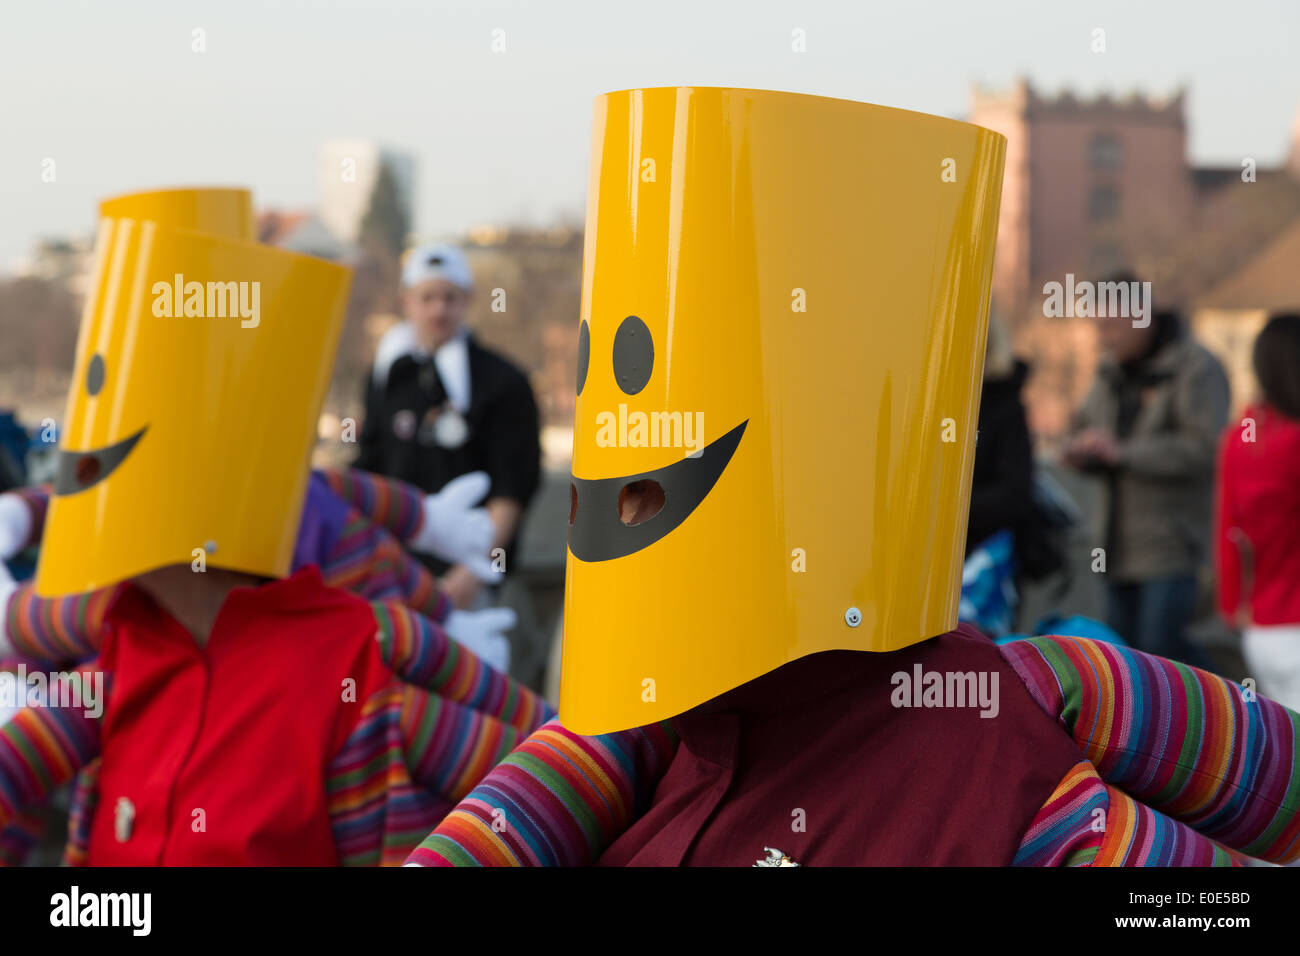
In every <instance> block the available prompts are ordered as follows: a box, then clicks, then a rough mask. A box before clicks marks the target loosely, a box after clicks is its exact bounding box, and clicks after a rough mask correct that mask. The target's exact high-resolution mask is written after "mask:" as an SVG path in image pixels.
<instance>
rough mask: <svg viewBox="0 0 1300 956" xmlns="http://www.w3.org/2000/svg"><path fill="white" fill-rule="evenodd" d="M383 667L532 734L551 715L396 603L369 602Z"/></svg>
mask: <svg viewBox="0 0 1300 956" xmlns="http://www.w3.org/2000/svg"><path fill="white" fill-rule="evenodd" d="M370 606H371V608H372V609H373V610H374V613H375V621H376V623H377V624H378V626H379V630H378V631H377V633H376V635H375V636H376V637H377V638H378V639H379V642H380V652H381V654H382V656H383V659H384V663H386V664H387V665H388V666H389V667H391V668H392V669H393V672H394V673H395V674H396V675H397V676H398V677H400V678H401V679H402V680H405V681H408V682H410V683H412V684H416V685H418V686H420V687H423V688H425V689H426V690H432V691H436V692H437V693H438V694H440V695H441V696H443V697H445V698H446V699H448V700H451V701H455V702H456V703H459V704H462V705H464V706H466V707H472V708H473V709H474V710H477V711H479V712H480V713H484V714H487V715H488V716H490V717H495V718H496V719H497V720H500V721H502V722H503V723H505V724H506V725H507V726H510V727H514V728H515V729H517V730H523V731H524V732H525V733H531V732H532V731H533V730H536V729H537V728H538V727H540V726H541V725H542V724H543V723H544V722H545V721H547V720H549V719H550V718H551V717H553V716H554V715H555V709H554V708H553V707H551V705H550V704H548V703H546V701H545V700H543V699H542V698H541V697H540V696H539V695H537V694H536V693H534V692H533V691H531V690H529V689H528V688H527V687H525V686H524V685H522V684H520V683H518V682H517V681H514V680H511V679H510V678H509V677H507V676H506V675H505V674H502V673H501V672H500V671H497V670H494V669H493V668H491V667H489V666H488V665H487V664H485V663H483V661H482V660H481V659H480V658H479V657H477V656H476V655H475V654H473V653H472V652H470V651H469V650H467V649H466V648H464V647H462V646H461V645H459V644H457V643H456V642H455V641H454V640H452V639H451V638H450V637H448V636H447V634H446V633H445V632H444V631H443V630H442V628H440V627H438V625H436V624H434V623H433V622H432V621H430V620H429V619H428V618H426V617H424V616H423V615H421V614H420V613H419V612H417V611H415V610H413V609H411V608H409V607H407V606H406V605H404V604H403V603H402V602H400V601H391V600H390V601H372V602H371V603H370Z"/></svg>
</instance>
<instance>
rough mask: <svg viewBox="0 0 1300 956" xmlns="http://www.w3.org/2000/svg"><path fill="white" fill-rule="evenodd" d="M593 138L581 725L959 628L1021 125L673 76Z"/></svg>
mask: <svg viewBox="0 0 1300 956" xmlns="http://www.w3.org/2000/svg"><path fill="white" fill-rule="evenodd" d="M593 140H594V142H593V148H592V154H591V179H590V192H589V195H588V206H587V210H588V211H587V226H586V248H585V257H584V276H583V295H582V317H581V324H580V326H579V330H578V342H579V350H578V351H579V368H578V383H577V384H578V401H577V410H576V414H575V423H574V456H573V489H572V500H571V505H572V509H571V513H570V529H569V555H568V563H567V578H566V594H565V614H564V643H563V665H562V668H563V669H562V674H561V682H560V717H561V719H562V721H563V722H564V724H565V726H566V727H568V728H570V729H571V730H574V731H576V732H578V733H584V734H595V733H605V732H610V731H616V730H621V729H625V728H628V727H634V726H639V725H643V724H648V723H651V722H653V721H657V720H662V719H664V718H667V717H672V716H675V715H677V714H680V713H682V712H684V711H686V710H689V709H690V708H692V707H695V706H696V705H698V704H701V703H703V702H705V701H707V700H710V699H711V698H713V697H716V696H718V695H720V694H723V693H725V692H726V691H728V690H730V689H732V688H735V687H737V686H739V685H741V684H743V683H746V682H747V681H750V680H752V679H754V678H756V677H758V676H760V675H762V674H765V673H767V672H768V671H771V670H774V669H775V668H777V667H780V666H781V665H783V664H785V663H787V662H789V661H792V660H795V659H796V658H799V657H802V656H804V655H807V654H812V653H816V652H819V651H825V650H832V649H837V648H842V649H850V650H862V651H888V650H893V649H896V648H900V647H904V646H907V645H909V644H914V643H916V642H918V641H921V640H924V639H926V638H929V637H932V636H934V635H938V634H941V633H943V632H945V631H948V630H950V629H952V628H953V627H955V626H956V618H957V602H958V595H959V592H960V586H961V567H962V556H963V550H964V544H965V536H966V519H967V507H968V501H969V495H970V477H971V467H972V464H973V460H974V453H975V427H976V418H977V414H978V404H979V390H980V378H981V370H982V367H983V355H984V339H985V332H986V322H987V314H988V297H989V284H990V279H991V275H992V265H993V249H994V240H995V236H996V231H997V217H998V201H999V197H1000V193H1001V183H1002V163H1003V153H1004V148H1005V140H1004V139H1003V137H1001V136H1000V135H998V134H996V133H993V132H990V131H989V130H986V129H981V128H979V127H976V126H971V125H969V124H966V123H961V122H956V121H953V120H948V119H942V118H939V117H935V116H927V115H923V114H919V113H911V112H905V111H902V110H894V109H887V108H884V107H879V106H871V105H867V104H863V103H854V102H849V101H845V100H834V99H826V98H822V97H813V96H801V95H794V94H787V93H774V92H762V91H755V90H733V89H698V88H681V89H650V90H631V91H625V92H619V93H612V94H609V95H607V96H603V97H600V98H599V99H598V100H597V101H596V108H595V123H594V134H593Z"/></svg>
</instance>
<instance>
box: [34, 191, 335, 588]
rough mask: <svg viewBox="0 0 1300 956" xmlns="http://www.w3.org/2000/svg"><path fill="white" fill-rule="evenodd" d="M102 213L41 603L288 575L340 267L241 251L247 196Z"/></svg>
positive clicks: (141, 200)
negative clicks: (159, 572)
mask: <svg viewBox="0 0 1300 956" xmlns="http://www.w3.org/2000/svg"><path fill="white" fill-rule="evenodd" d="M100 213H101V219H100V226H99V235H98V239H97V243H96V248H95V265H94V268H93V271H92V274H91V285H90V287H89V289H88V291H87V301H86V307H85V312H84V315H83V318H82V323H81V332H80V337H79V339H78V342H77V355H76V360H75V364H74V366H73V381H72V388H71V391H70V394H69V396H68V406H67V413H66V415H65V417H64V424H63V430H62V435H61V436H60V451H59V471H58V476H57V478H56V481H55V487H54V494H53V495H52V497H51V499H50V506H49V513H48V515H47V517H46V522H45V529H44V536H43V541H42V547H41V554H40V563H39V566H38V568H37V573H36V590H37V592H38V593H39V594H41V595H45V596H57V595H62V594H69V593H74V592H80V591H87V590H92V589H95V588H100V587H104V586H107V585H110V584H114V583H116V582H119V581H122V580H125V579H127V578H130V577H133V576H135V575H137V574H140V573H142V572H145V571H150V570H153V569H155V568H158V567H162V566H164V565H169V564H192V563H193V562H194V560H195V558H196V556H197V555H198V554H199V553H200V552H201V554H202V557H203V560H204V563H205V564H210V565H213V566H215V567H222V568H229V569H233V570H238V571H244V572H248V573H251V574H258V575H265V576H268V577H279V576H283V575H285V574H287V573H288V571H289V565H290V562H291V559H292V556H293V547H294V540H295V536H296V532H297V527H298V520H299V517H300V514H301V509H302V499H303V495H304V493H305V490H306V482H307V476H308V467H309V458H310V454H311V449H312V446H313V444H314V442H315V437H316V422H317V417H318V416H319V414H320V407H321V403H322V401H323V399H324V396H325V389H326V386H327V385H328V383H329V378H330V373H331V370H332V368H333V363H334V352H335V349H336V347H337V344H338V336H339V332H340V330H341V327H342V322H343V315H344V307H345V304H346V299H347V290H348V284H349V279H350V272H349V270H347V269H346V268H343V267H341V266H338V265H334V264H332V263H329V262H325V261H322V260H319V259H313V258H310V257H307V256H300V255H296V254H294V253H290V252H285V251H283V250H280V249H276V248H273V247H270V246H265V245H262V244H260V243H257V242H254V241H253V214H252V203H251V200H250V197H249V194H248V193H247V192H246V191H244V190H232V189H178V190H162V191H157V192H149V193H136V194H133V195H129V196H123V197H119V198H116V199H111V200H108V201H106V202H105V203H103V204H102V206H101V209H100Z"/></svg>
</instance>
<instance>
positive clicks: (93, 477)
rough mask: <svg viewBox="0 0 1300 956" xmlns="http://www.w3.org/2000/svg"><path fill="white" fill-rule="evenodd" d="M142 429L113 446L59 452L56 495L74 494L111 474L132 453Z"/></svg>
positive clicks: (142, 433) (55, 479)
mask: <svg viewBox="0 0 1300 956" xmlns="http://www.w3.org/2000/svg"><path fill="white" fill-rule="evenodd" d="M145 430H146V429H144V428H142V429H140V430H139V431H138V432H136V433H135V434H134V435H132V436H130V437H129V438H124V439H122V440H121V441H120V442H117V443H116V444H114V445H108V446H107V447H104V448H93V449H91V450H90V451H68V450H66V449H65V450H62V451H60V452H59V461H58V466H57V467H58V471H57V473H56V474H55V476H54V493H55V494H56V495H74V494H76V493H77V492H79V491H85V490H86V489H87V488H90V487H92V486H94V485H97V484H99V483H100V482H101V481H103V480H104V479H105V478H107V477H108V476H109V475H111V474H112V473H113V472H114V471H115V470H117V466H118V465H120V464H122V462H123V460H125V458H126V456H127V455H129V454H130V453H131V449H132V448H134V447H135V444H136V442H138V441H139V440H140V438H141V437H142V436H143V435H144V433H145Z"/></svg>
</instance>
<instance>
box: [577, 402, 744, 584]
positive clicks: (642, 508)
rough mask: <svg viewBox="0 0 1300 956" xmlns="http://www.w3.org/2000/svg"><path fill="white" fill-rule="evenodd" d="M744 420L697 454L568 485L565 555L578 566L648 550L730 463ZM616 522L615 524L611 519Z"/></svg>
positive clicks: (690, 509)
mask: <svg viewBox="0 0 1300 956" xmlns="http://www.w3.org/2000/svg"><path fill="white" fill-rule="evenodd" d="M748 424H749V422H748V420H746V421H743V422H741V423H740V424H739V425H737V426H736V427H734V428H733V429H732V430H731V431H729V432H727V433H726V434H725V435H723V436H721V437H720V438H717V439H714V441H713V442H711V443H710V444H708V445H706V446H705V447H704V448H703V449H702V450H701V451H700V452H699V454H697V455H695V456H693V457H692V456H687V457H686V458H683V459H681V460H680V461H677V462H674V463H673V464H671V465H665V466H664V467H662V468H656V469H654V470H653V471H647V472H642V473H641V474H637V475H622V476H619V477H614V478H579V477H577V476H576V475H575V476H573V477H572V478H571V480H570V483H569V551H570V553H571V554H572V555H573V556H574V557H575V558H577V559H578V560H579V561H609V560H611V559H613V558H623V557H626V556H627V555H629V554H635V553H636V552H638V551H640V550H642V549H644V548H648V547H650V545H652V544H654V543H655V542H656V541H658V540H659V539H660V538H662V537H664V536H665V535H667V534H669V533H671V532H672V531H673V530H674V529H676V528H677V526H678V525H680V524H681V523H682V522H683V521H685V520H686V519H687V518H688V517H689V516H690V514H691V512H693V511H694V510H695V509H696V508H697V507H698V506H699V505H700V503H701V502H703V501H704V499H705V498H706V497H707V496H708V494H709V492H710V491H712V490H713V486H714V485H715V484H716V483H717V481H718V479H719V478H721V477H722V473H723V472H724V471H725V470H726V468H727V465H728V464H730V462H731V458H732V456H733V455H734V454H735V453H736V448H737V447H738V446H739V445H740V439H741V436H742V435H744V433H745V426H746V425H748ZM616 519H617V520H616Z"/></svg>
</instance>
